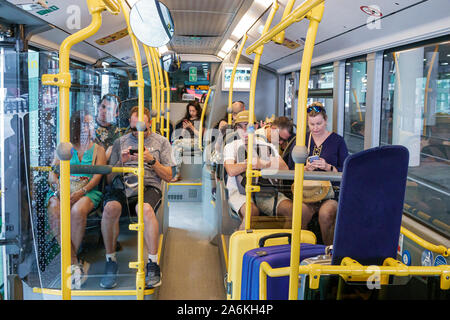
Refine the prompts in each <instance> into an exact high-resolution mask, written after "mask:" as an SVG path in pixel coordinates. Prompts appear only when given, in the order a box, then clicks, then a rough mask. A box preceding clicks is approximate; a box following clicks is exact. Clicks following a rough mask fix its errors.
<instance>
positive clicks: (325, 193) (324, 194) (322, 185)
mask: <svg viewBox="0 0 450 320" xmlns="http://www.w3.org/2000/svg"><path fill="white" fill-rule="evenodd" d="M310 146H311V133H310V134H309V141H308V154H309V149H310ZM321 151H322V149H320V150H319V152H315V154H314V155H316V156H320V152H321ZM316 153H317V154H316ZM306 161H308V159H307V160H306ZM291 190H292V192H294V185H292V186H291ZM332 198H334V190H333V186H332V185H331V181H329V180H328V181H323V180H303V202H305V203H313V202H319V201H322V200H326V199H332Z"/></svg>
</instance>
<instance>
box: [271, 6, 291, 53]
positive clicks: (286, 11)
mask: <svg viewBox="0 0 450 320" xmlns="http://www.w3.org/2000/svg"><path fill="white" fill-rule="evenodd" d="M294 3H295V0H289V2H288V3H287V4H286V7H285V8H284V11H283V16H282V17H281V21H283V20H284V19H286V17H287V16H288V14H289V13H291V11H292V8H293V7H294ZM284 34H285V31H281V32H280V33H278V34H277V35H276V36H275V37H273V38H272V41H273V42H275V43H278V44H282V43H283V42H284Z"/></svg>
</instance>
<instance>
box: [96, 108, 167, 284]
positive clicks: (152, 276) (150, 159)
mask: <svg viewBox="0 0 450 320" xmlns="http://www.w3.org/2000/svg"><path fill="white" fill-rule="evenodd" d="M137 122H138V107H133V108H132V109H131V112H130V128H131V132H130V133H128V134H126V135H124V136H122V137H120V138H119V139H117V140H116V142H114V146H113V149H112V152H111V158H110V159H109V164H110V165H112V166H114V167H137V166H138V153H137V152H135V150H137V148H138V132H137V130H136V124H137ZM144 123H145V126H146V129H145V132H144V171H145V173H144V185H145V188H144V228H145V229H144V240H145V243H146V245H147V249H148V263H147V268H146V279H145V283H146V285H147V286H148V287H156V286H158V285H160V284H161V274H160V268H159V265H158V263H157V262H158V242H159V225H158V220H157V219H156V215H155V212H156V211H157V210H158V207H159V205H160V202H161V195H162V194H161V180H164V181H170V179H171V178H172V168H171V167H172V166H174V163H173V161H172V148H171V146H170V143H169V140H167V139H166V138H164V137H163V136H161V135H159V134H157V133H152V132H151V130H150V126H151V122H150V111H149V110H148V109H147V108H145V109H144ZM108 183H109V184H108V185H107V187H106V194H105V200H104V210H103V216H102V235H103V242H104V244H105V249H106V265H105V275H104V276H103V278H102V279H101V282H100V286H101V287H103V288H106V289H111V288H114V287H115V286H116V285H117V271H118V265H117V259H116V252H115V251H116V242H117V237H118V236H119V219H120V215H121V213H122V208H126V207H127V206H128V207H129V208H135V209H136V212H137V210H138V207H137V176H135V175H133V174H125V175H122V174H114V173H113V174H109V175H108Z"/></svg>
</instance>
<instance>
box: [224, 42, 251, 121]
mask: <svg viewBox="0 0 450 320" xmlns="http://www.w3.org/2000/svg"><path fill="white" fill-rule="evenodd" d="M247 39H248V35H247V34H244V38H243V39H242V43H241V46H240V47H239V50H238V52H237V55H236V59H235V60H234V64H233V71H232V72H231V78H230V91H228V110H227V111H228V125H229V126H231V123H232V120H233V116H232V112H233V109H232V107H231V105H232V104H233V87H234V77H235V75H236V69H237V66H238V63H239V59H240V58H241V54H242V51H243V50H244V45H245V42H246V41H247Z"/></svg>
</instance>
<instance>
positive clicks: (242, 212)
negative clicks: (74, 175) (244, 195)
mask: <svg viewBox="0 0 450 320" xmlns="http://www.w3.org/2000/svg"><path fill="white" fill-rule="evenodd" d="M250 211H251V213H250V214H251V215H252V216H259V209H258V207H257V206H256V205H255V204H254V203H253V202H252V203H251V209H250ZM239 214H240V215H241V217H242V222H241V225H240V226H239V230H245V203H244V204H243V205H242V207H241V208H240V209H239Z"/></svg>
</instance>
